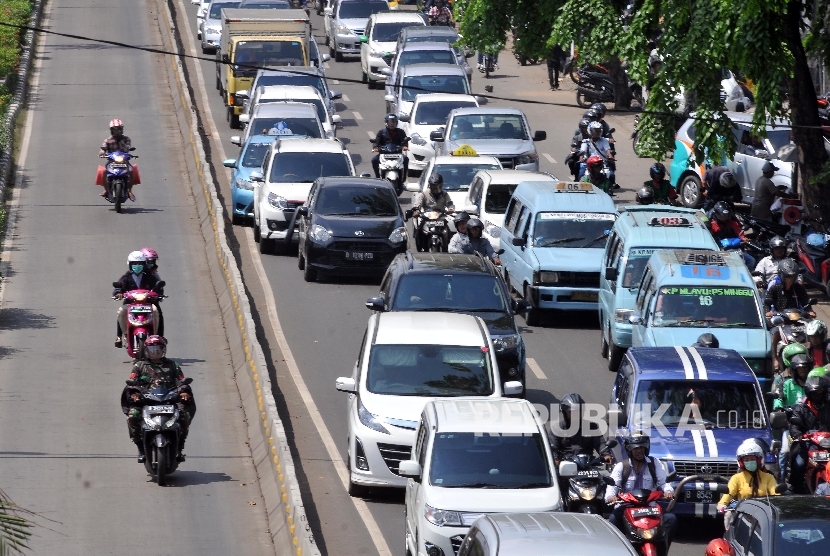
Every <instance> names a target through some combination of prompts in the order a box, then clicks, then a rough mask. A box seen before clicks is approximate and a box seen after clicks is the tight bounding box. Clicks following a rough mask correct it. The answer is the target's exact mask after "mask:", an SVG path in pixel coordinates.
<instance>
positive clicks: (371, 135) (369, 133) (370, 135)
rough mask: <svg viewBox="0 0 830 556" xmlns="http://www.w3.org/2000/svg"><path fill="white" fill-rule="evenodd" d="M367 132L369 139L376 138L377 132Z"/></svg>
mask: <svg viewBox="0 0 830 556" xmlns="http://www.w3.org/2000/svg"><path fill="white" fill-rule="evenodd" d="M366 134H367V135H368V136H369V139H374V138H375V134H374V133H372V132H371V131H367V132H366Z"/></svg>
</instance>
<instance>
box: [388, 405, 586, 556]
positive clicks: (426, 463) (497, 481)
mask: <svg viewBox="0 0 830 556" xmlns="http://www.w3.org/2000/svg"><path fill="white" fill-rule="evenodd" d="M415 438H416V440H415V446H414V448H413V449H412V457H411V459H409V460H408V461H402V462H401V463H400V465H399V467H398V470H399V473H400V474H401V475H403V476H405V477H408V479H407V482H406V500H405V502H404V504H405V506H406V510H405V511H406V553H407V554H411V555H415V554H417V555H419V556H421V555H424V556H426V555H432V554H444V555H454V554H457V553H458V550H459V548H460V547H461V543H462V541H463V540H464V536H465V535H466V534H467V531H468V530H469V528H470V525H472V523H473V521H475V520H476V519H477V518H479V517H481V516H482V515H486V514H490V513H514V512H558V511H562V495H561V493H560V492H559V486H558V481H557V475H556V469H555V468H554V462H553V455H552V454H551V449H550V444H549V443H548V435H547V432H546V430H545V425H544V424H543V423H542V421H541V420H540V419H539V416H538V414H537V412H536V410H535V409H534V408H533V405H532V404H531V403H530V402H528V401H527V400H517V399H499V400H493V399H486V398H466V399H456V400H448V399H440V400H435V401H431V402H429V403H428V404H426V406H425V407H424V411H423V413H422V414H421V419H420V422H419V423H418V428H417V430H416V433H415ZM562 465H563V466H564V467H563V468H562V471H563V472H564V474H566V475H567V474H568V473H570V472H573V474H576V470H575V469H573V468H575V467H576V464H574V463H573V462H563V463H562Z"/></svg>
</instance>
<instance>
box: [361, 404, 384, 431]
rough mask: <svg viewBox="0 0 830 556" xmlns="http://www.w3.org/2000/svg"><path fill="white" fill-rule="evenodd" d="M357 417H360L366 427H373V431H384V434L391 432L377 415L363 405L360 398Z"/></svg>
mask: <svg viewBox="0 0 830 556" xmlns="http://www.w3.org/2000/svg"><path fill="white" fill-rule="evenodd" d="M357 418H358V419H360V422H361V423H362V424H363V426H364V427H366V428H368V429H372V430H373V431H377V432H382V433H383V434H389V431H388V430H386V428H385V427H384V426H383V425H381V424H380V421H378V419H377V417H375V416H374V415H373V414H371V413H369V410H368V409H366V408H365V407H364V406H363V402H362V401H360V398H357Z"/></svg>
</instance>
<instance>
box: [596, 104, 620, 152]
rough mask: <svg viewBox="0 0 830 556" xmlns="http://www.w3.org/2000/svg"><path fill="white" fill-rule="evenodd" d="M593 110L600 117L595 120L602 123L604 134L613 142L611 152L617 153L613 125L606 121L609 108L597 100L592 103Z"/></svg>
mask: <svg viewBox="0 0 830 556" xmlns="http://www.w3.org/2000/svg"><path fill="white" fill-rule="evenodd" d="M591 110H594V111H595V112H596V113H597V116H598V117H597V119H596V120H595V121H597V122H599V123H600V124H602V136H603V137H605V138H606V139H608V142H609V143H610V144H611V153H612V154H614V155H616V154H617V151H616V150H615V149H614V135H613V134H612V133H611V126H610V125H608V122H606V121H605V113H606V112H607V110H608V109H607V108H606V107H605V105H604V104H603V103H601V102H595V103H594V104H592V105H591Z"/></svg>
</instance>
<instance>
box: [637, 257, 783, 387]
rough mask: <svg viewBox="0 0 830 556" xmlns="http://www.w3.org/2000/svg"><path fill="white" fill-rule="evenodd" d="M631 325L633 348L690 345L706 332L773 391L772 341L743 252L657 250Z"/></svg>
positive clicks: (647, 270)
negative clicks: (743, 360) (744, 359)
mask: <svg viewBox="0 0 830 556" xmlns="http://www.w3.org/2000/svg"><path fill="white" fill-rule="evenodd" d="M637 290H638V291H637V297H636V298H635V300H634V314H632V315H631V316H630V317H629V318H628V321H629V322H630V323H631V324H632V325H634V326H632V327H631V345H632V346H690V345H692V344H694V343H695V342H696V341H697V338H698V337H699V336H700V335H701V334H704V333H706V332H709V333H712V334H714V335H715V336H716V337H717V338H718V342H719V344H720V347H724V348H731V349H734V350H737V351H738V353H740V354H741V355H743V356H744V357H745V358H746V360H747V363H749V365H750V367H751V368H752V369H753V370H754V371H755V373H756V374H757V376H758V380H759V381H760V382H761V385H762V386H763V387H764V391H767V390H769V388H770V386H771V385H772V361H771V359H770V352H771V339H770V334H769V331H768V330H767V327H766V322H765V318H764V311H763V304H762V302H761V298H760V295H759V293H758V290H757V288H756V287H755V282H754V281H753V280H752V276H751V274H750V272H749V270H748V269H747V268H746V265H745V264H744V261H743V258H742V257H741V255H740V253H736V252H730V251H720V252H712V251H703V250H696V249H675V250H668V249H666V250H663V249H658V250H657V251H655V252H654V253H652V255H651V257H649V259H648V263H646V269H645V272H644V273H643V277H642V279H641V280H640V283H639V285H638V287H637Z"/></svg>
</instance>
